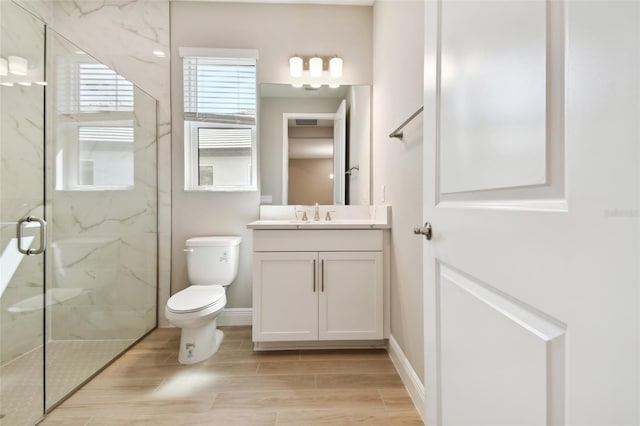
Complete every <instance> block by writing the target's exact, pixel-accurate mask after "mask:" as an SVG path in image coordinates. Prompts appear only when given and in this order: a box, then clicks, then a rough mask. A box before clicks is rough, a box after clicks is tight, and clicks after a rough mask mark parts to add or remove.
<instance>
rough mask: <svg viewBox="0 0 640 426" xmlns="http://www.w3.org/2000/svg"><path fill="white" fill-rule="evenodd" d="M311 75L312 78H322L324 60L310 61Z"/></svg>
mask: <svg viewBox="0 0 640 426" xmlns="http://www.w3.org/2000/svg"><path fill="white" fill-rule="evenodd" d="M309 74H310V75H311V77H322V58H319V57H317V56H316V57H314V58H311V59H309Z"/></svg>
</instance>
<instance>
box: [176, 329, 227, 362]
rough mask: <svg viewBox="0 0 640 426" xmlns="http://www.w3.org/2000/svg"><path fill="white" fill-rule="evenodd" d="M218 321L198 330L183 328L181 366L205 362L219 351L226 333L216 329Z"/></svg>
mask: <svg viewBox="0 0 640 426" xmlns="http://www.w3.org/2000/svg"><path fill="white" fill-rule="evenodd" d="M216 323H217V320H213V321H211V322H208V323H207V324H205V325H203V326H201V327H196V328H183V329H182V333H181V335H180V353H179V355H178V361H179V362H180V364H195V363H196V362H200V361H204V360H205V359H207V358H209V357H210V356H211V355H213V354H214V353H216V352H217V351H218V348H220V344H221V343H222V339H223V338H224V333H223V332H222V330H218V329H217V328H216Z"/></svg>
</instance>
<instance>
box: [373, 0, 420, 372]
mask: <svg viewBox="0 0 640 426" xmlns="http://www.w3.org/2000/svg"><path fill="white" fill-rule="evenodd" d="M423 16H424V6H423V3H422V2H418V1H399V0H378V1H376V3H375V6H374V35H373V45H374V54H373V56H374V60H373V70H374V73H373V117H374V119H373V138H372V139H373V202H374V204H383V203H386V204H391V205H392V206H393V213H392V216H391V217H392V230H391V334H392V335H393V337H394V338H395V339H396V341H397V342H398V344H399V345H400V347H401V348H402V351H403V352H404V354H405V355H406V356H407V358H408V360H409V362H410V363H411V366H412V367H413V369H414V370H415V372H416V373H417V374H418V376H419V377H423V376H424V361H423V353H424V349H423V346H424V337H423V319H422V318H423V316H422V241H423V240H422V239H421V238H416V237H415V236H414V235H413V233H412V227H414V226H418V224H420V223H422V186H423V184H422V116H421V115H420V116H418V118H417V119H415V120H414V121H412V122H411V124H409V125H408V126H407V127H405V129H404V140H403V141H399V140H397V139H389V137H388V135H389V133H390V132H391V131H392V130H393V129H395V128H396V127H397V126H398V125H400V123H402V122H403V121H404V120H406V119H407V117H409V116H410V115H411V114H413V112H414V111H415V110H417V109H418V108H419V107H420V106H421V105H422V102H423V100H422V93H423V90H422V87H423V72H422V71H423V58H424V52H423V44H424V42H423V38H424V36H423V31H424V30H423V27H424V19H423ZM399 47H401V48H399ZM383 186H384V187H385V191H384V192H385V196H384V197H383V196H382V187H383Z"/></svg>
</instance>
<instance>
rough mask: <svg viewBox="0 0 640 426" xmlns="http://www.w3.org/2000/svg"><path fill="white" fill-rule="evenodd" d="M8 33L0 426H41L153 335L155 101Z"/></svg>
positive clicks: (1, 90) (19, 17)
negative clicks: (68, 399) (67, 400)
mask: <svg viewBox="0 0 640 426" xmlns="http://www.w3.org/2000/svg"><path fill="white" fill-rule="evenodd" d="M0 24H1V28H0V31H1V33H0V160H1V163H0V425H33V424H35V423H37V422H38V421H39V420H40V419H41V418H42V416H43V415H44V413H46V412H47V411H48V410H50V409H52V408H53V407H55V406H56V405H57V404H58V403H59V402H60V401H62V400H63V399H64V398H65V397H66V396H68V395H69V394H70V393H72V392H73V391H74V390H75V389H77V388H78V387H79V386H80V385H82V384H83V383H84V382H86V381H87V380H88V379H89V378H90V377H92V376H93V375H94V374H95V373H96V372H97V371H99V370H100V369H101V368H102V367H104V366H105V365H107V364H108V363H109V362H110V361H111V360H113V359H114V358H115V357H116V356H117V355H119V354H120V353H122V352H123V351H124V350H126V349H127V348H128V347H129V346H131V345H132V344H133V343H134V342H135V341H136V340H138V339H140V338H141V337H142V336H144V335H145V334H146V333H147V332H148V331H150V330H151V329H153V328H154V327H155V325H156V317H157V164H156V140H157V138H156V101H155V100H154V99H153V98H152V97H151V96H149V95H148V94H146V93H144V92H143V91H142V90H140V89H139V88H137V87H136V86H135V85H133V84H132V83H131V82H129V81H127V80H126V79H125V78H124V77H122V76H120V75H118V74H117V73H116V72H114V71H113V70H111V69H110V68H109V67H107V66H105V65H103V64H101V63H99V62H98V61H96V60H95V59H93V58H92V57H90V56H89V55H87V54H86V53H85V52H84V51H82V49H81V48H79V47H78V46H75V45H74V44H72V43H70V42H69V41H68V40H65V39H64V38H63V37H61V36H60V35H58V34H56V33H55V32H54V31H51V30H50V29H49V28H48V27H47V26H46V25H45V24H44V23H43V22H42V21H40V20H39V19H38V18H36V17H34V16H33V15H31V14H30V13H28V12H27V11H25V10H24V9H22V8H21V7H19V6H18V5H16V4H15V3H13V2H9V1H1V2H0Z"/></svg>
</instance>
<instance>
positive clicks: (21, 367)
mask: <svg viewBox="0 0 640 426" xmlns="http://www.w3.org/2000/svg"><path fill="white" fill-rule="evenodd" d="M134 341H135V340H89V341H86V340H70V341H55V342H49V343H47V349H46V368H47V382H46V405H47V407H50V406H51V405H53V404H55V403H56V402H58V401H59V400H60V399H62V398H63V397H65V396H66V395H67V394H68V393H69V392H71V391H72V390H74V389H75V388H76V387H78V386H79V385H80V384H82V383H83V382H84V381H85V380H87V378H88V377H89V376H91V375H93V374H94V373H95V372H96V371H97V370H98V369H100V368H101V367H102V366H104V365H105V364H106V363H108V362H109V361H111V360H112V359H113V358H114V357H115V356H117V355H118V354H120V353H121V352H122V351H124V350H125V349H126V348H127V347H129V346H130V345H131V344H132V343H133V342H134ZM42 378H43V370H42V347H40V348H37V349H34V350H33V351H31V352H28V353H26V354H25V355H23V356H21V357H19V358H16V359H15V360H13V361H11V362H9V363H7V364H5V365H3V366H2V367H0V425H6V426H8V425H11V426H14V425H16V426H18V425H25V426H31V425H34V424H35V423H36V422H37V421H38V420H39V419H40V418H41V417H42V412H43V407H42V386H43V379H42Z"/></svg>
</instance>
